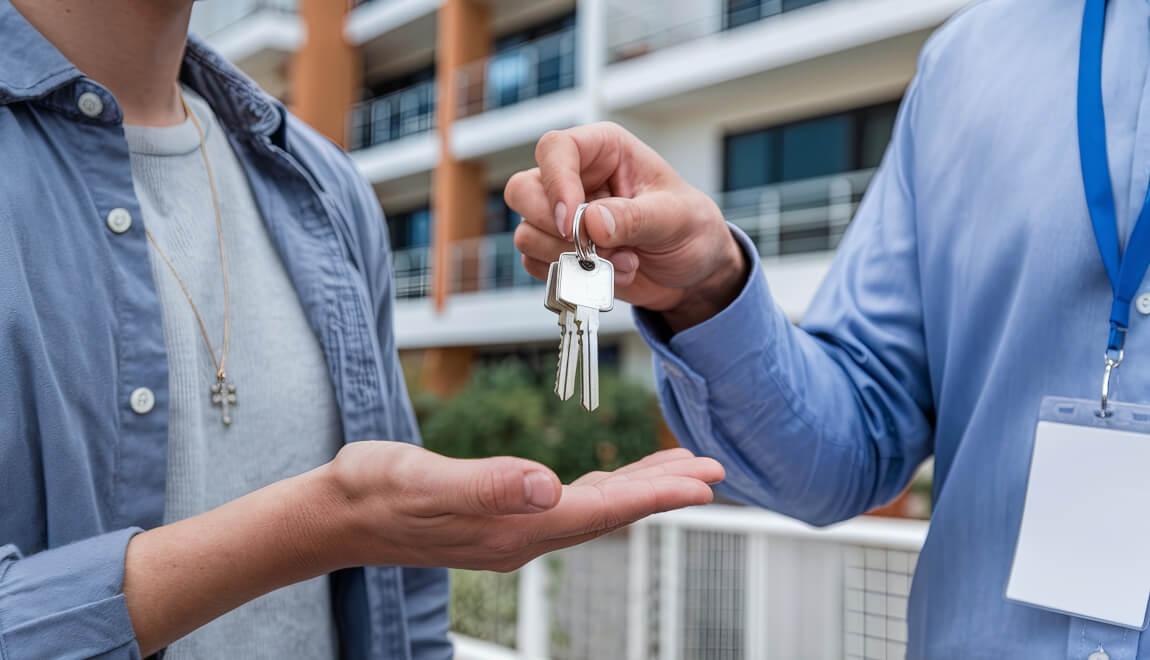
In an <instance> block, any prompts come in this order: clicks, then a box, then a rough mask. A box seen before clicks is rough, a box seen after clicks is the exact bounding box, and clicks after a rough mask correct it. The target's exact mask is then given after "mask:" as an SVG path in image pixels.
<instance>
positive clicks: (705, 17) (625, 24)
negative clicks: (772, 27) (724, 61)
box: [607, 0, 826, 63]
mask: <svg viewBox="0 0 1150 660" xmlns="http://www.w3.org/2000/svg"><path fill="white" fill-rule="evenodd" d="M825 1H826V0H725V1H722V2H720V1H718V0H710V1H709V2H697V3H683V2H678V3H670V4H668V3H666V2H652V1H651V0H647V1H646V2H621V1H615V2H612V3H611V5H610V8H609V10H608V11H609V16H610V19H609V21H608V28H607V29H608V35H607V60H608V62H611V63H614V62H620V61H622V60H628V59H633V58H636V57H640V56H642V55H646V54H647V53H650V52H654V51H656V50H660V49H663V48H668V47H670V46H676V45H678V44H681V43H685V42H687V41H692V40H694V39H699V38H701V37H705V36H707V35H710V34H714V33H716V32H721V31H724V30H731V29H734V28H737V27H742V26H744V25H749V24H751V23H755V22H757V21H761V20H764V19H768V18H772V17H775V16H779V15H781V14H784V13H786V12H789V11H794V10H796V9H800V8H802V7H806V6H808V5H813V4H817V3H820V2H825Z"/></svg>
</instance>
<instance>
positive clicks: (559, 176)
mask: <svg viewBox="0 0 1150 660" xmlns="http://www.w3.org/2000/svg"><path fill="white" fill-rule="evenodd" d="M535 161H536V162H537V163H539V177H540V180H541V181H542V183H543V190H544V192H545V194H546V196H547V206H548V207H549V208H550V210H551V213H550V216H551V217H552V218H554V219H555V229H556V231H558V232H559V235H560V236H562V237H564V238H566V237H567V236H569V235H570V234H571V230H570V228H569V227H570V222H571V217H572V214H573V213H574V211H575V207H576V206H578V205H579V204H581V203H583V200H585V199H586V198H587V193H586V191H585V190H584V188H583V177H582V169H583V162H584V155H583V154H582V153H581V152H580V148H579V143H577V142H576V141H575V139H574V138H573V137H572V136H571V133H570V131H549V132H547V133H545V134H544V135H543V137H542V138H540V139H539V143H538V144H537V145H536V146H535ZM540 217H544V216H540Z"/></svg>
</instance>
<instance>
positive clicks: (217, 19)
mask: <svg viewBox="0 0 1150 660" xmlns="http://www.w3.org/2000/svg"><path fill="white" fill-rule="evenodd" d="M298 4H299V2H298V0H234V1H233V2H205V3H198V4H197V5H196V11H195V12H193V14H192V30H193V31H195V32H198V33H199V34H201V35H204V36H207V35H210V34H214V33H216V32H220V31H222V30H224V29H226V28H229V27H231V26H232V25H235V24H236V23H239V22H240V21H242V20H244V19H246V18H248V17H250V16H254V15H255V14H258V13H260V12H263V11H272V12H279V13H283V14H294V13H295V11H296V7H297V5H298Z"/></svg>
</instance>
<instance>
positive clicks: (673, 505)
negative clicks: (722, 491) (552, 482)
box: [531, 475, 714, 541]
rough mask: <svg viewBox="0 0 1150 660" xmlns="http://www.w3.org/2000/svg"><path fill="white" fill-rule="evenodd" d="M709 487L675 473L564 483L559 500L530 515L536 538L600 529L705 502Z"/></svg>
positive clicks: (555, 536)
mask: <svg viewBox="0 0 1150 660" xmlns="http://www.w3.org/2000/svg"><path fill="white" fill-rule="evenodd" d="M712 499H714V495H713V493H712V492H711V487H710V486H708V485H707V484H705V483H703V482H702V481H700V480H698V479H693V478H691V477H684V476H679V475H672V476H660V477H655V478H651V479H609V480H607V481H604V482H603V483H600V484H596V485H594V486H567V487H565V488H564V489H563V497H562V498H561V499H560V501H559V504H558V505H557V506H556V507H555V508H554V509H552V510H551V511H548V512H547V513H544V514H541V515H540V516H539V517H538V518H536V517H532V521H531V524H535V523H538V524H537V526H536V528H535V530H534V531H533V533H534V534H535V535H536V538H537V539H539V540H541V541H542V540H544V539H548V538H560V537H568V536H574V535H576V534H584V533H590V532H597V531H603V530H606V529H611V528H615V527H619V526H621V525H627V524H630V523H632V522H635V521H636V520H640V519H642V518H645V517H647V516H649V515H652V514H655V513H661V512H663V511H670V510H673V509H680V508H683V507H687V506H697V505H700V504H707V503H709V502H711V500H712Z"/></svg>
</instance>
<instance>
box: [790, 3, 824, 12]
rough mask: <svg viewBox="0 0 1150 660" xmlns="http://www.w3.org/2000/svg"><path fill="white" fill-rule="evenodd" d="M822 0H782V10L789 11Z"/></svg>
mask: <svg viewBox="0 0 1150 660" xmlns="http://www.w3.org/2000/svg"><path fill="white" fill-rule="evenodd" d="M822 1H823V0H783V11H790V10H792V9H798V8H800V7H807V6H810V5H813V4H818V3H820V2H822Z"/></svg>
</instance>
